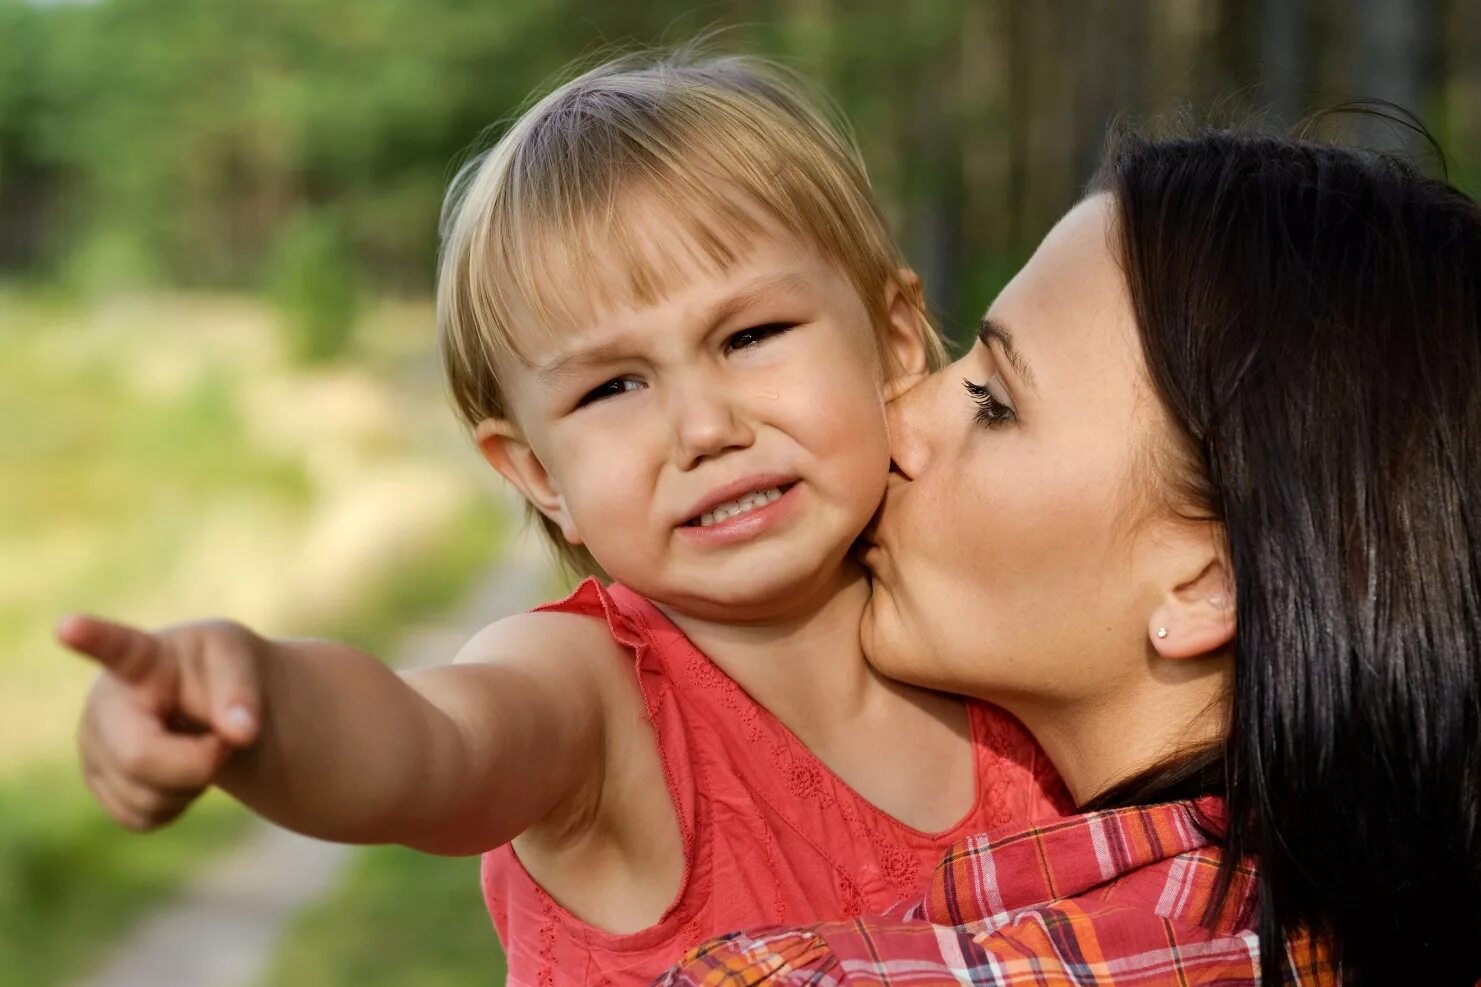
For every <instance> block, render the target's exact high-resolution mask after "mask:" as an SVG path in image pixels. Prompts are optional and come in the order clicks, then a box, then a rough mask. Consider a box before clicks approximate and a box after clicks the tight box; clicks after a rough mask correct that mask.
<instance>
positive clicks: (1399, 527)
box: [1094, 131, 1481, 985]
mask: <svg viewBox="0 0 1481 987" xmlns="http://www.w3.org/2000/svg"><path fill="white" fill-rule="evenodd" d="M1094 188H1095V189H1096V190H1097V191H1105V192H1109V193H1111V194H1112V195H1113V196H1114V198H1115V200H1116V204H1117V205H1116V216H1117V224H1118V231H1117V236H1118V241H1119V242H1118V247H1119V252H1120V259H1121V262H1122V264H1123V265H1124V268H1125V272H1126V278H1127V282H1128V285H1129V288H1130V293H1131V298H1132V303H1133V306H1134V309H1135V313H1136V319H1137V323H1138V325H1139V328H1140V331H1141V337H1142V339H1141V342H1142V349H1143V353H1144V356H1145V360H1146V366H1147V369H1148V372H1149V375H1150V378H1151V380H1152V382H1153V385H1154V387H1155V389H1156V391H1157V392H1158V394H1159V396H1160V398H1161V400H1162V402H1163V404H1164V405H1165V407H1166V409H1167V411H1168V414H1169V415H1170V417H1171V420H1172V422H1173V423H1174V427H1175V429H1176V430H1177V432H1178V439H1179V442H1180V444H1181V447H1182V448H1181V452H1182V453H1183V454H1184V455H1183V458H1184V459H1185V460H1186V465H1187V467H1188V468H1187V469H1186V470H1185V472H1186V473H1187V474H1188V475H1186V476H1180V477H1177V478H1175V482H1176V484H1177V486H1178V488H1179V489H1180V490H1181V489H1183V488H1184V487H1187V488H1188V489H1191V490H1192V491H1194V492H1195V493H1196V495H1197V499H1198V500H1201V501H1203V502H1202V503H1198V504H1193V505H1191V506H1192V507H1193V508H1194V509H1195V510H1197V511H1206V512H1207V513H1208V514H1209V515H1210V516H1213V517H1216V518H1218V519H1219V520H1220V521H1222V523H1223V525H1224V528H1225V531H1226V533H1227V549H1228V559H1229V562H1230V564H1231V566H1232V569H1233V578H1234V583H1235V591H1236V597H1237V599H1236V607H1237V626H1238V630H1237V632H1236V639H1235V645H1234V649H1235V655H1234V681H1233V686H1232V695H1231V697H1230V698H1231V704H1230V708H1231V713H1230V723H1229V732H1228V739H1227V742H1226V743H1225V744H1224V745H1223V747H1222V748H1220V749H1216V750H1212V751H1205V752H1203V753H1201V754H1199V755H1194V756H1191V757H1189V758H1186V759H1184V760H1183V761H1182V762H1181V763H1179V764H1172V765H1166V766H1163V768H1161V769H1156V770H1155V771H1154V773H1152V774H1149V775H1147V776H1145V777H1143V778H1141V779H1132V780H1130V781H1128V782H1127V783H1126V784H1124V785H1122V786H1120V787H1119V788H1118V790H1117V791H1114V792H1108V793H1106V795H1104V796H1102V797H1101V798H1100V799H1097V801H1096V805H1097V806H1098V807H1107V806H1110V805H1113V804H1118V803H1120V804H1126V803H1128V802H1148V801H1159V800H1161V799H1163V798H1167V797H1183V796H1187V795H1190V794H1198V793H1200V792H1203V791H1213V792H1217V793H1219V794H1222V795H1224V796H1225V798H1226V799H1227V812H1228V818H1227V827H1226V828H1225V829H1224V831H1223V833H1222V838H1223V839H1224V841H1225V842H1226V844H1227V848H1228V853H1226V855H1225V867H1226V877H1227V874H1228V868H1232V867H1233V866H1234V865H1235V864H1236V863H1237V862H1238V861H1239V860H1240V859H1242V858H1244V857H1245V856H1247V855H1250V856H1252V857H1253V858H1254V859H1255V860H1256V861H1257V863H1258V866H1259V873H1260V894H1259V905H1258V908H1259V931H1260V941H1261V967H1262V974H1263V976H1264V978H1265V979H1266V981H1267V982H1279V980H1280V979H1281V977H1282V961H1283V957H1284V949H1283V948H1282V943H1283V942H1285V941H1286V938H1287V937H1289V936H1292V935H1296V934H1300V933H1309V934H1314V935H1316V936H1318V937H1320V938H1321V939H1322V940H1323V941H1324V942H1325V944H1326V946H1327V947H1328V948H1329V950H1330V955H1331V956H1332V958H1333V960H1334V962H1336V963H1338V964H1339V966H1340V969H1341V973H1342V979H1343V981H1344V982H1345V983H1348V984H1387V983H1416V982H1423V983H1426V984H1452V983H1453V984H1467V985H1470V984H1474V983H1475V982H1476V981H1477V978H1478V977H1481V946H1478V944H1481V830H1478V825H1481V729H1478V722H1481V516H1478V510H1481V508H1478V504H1477V502H1476V498H1477V496H1478V494H1481V210H1478V208H1477V205H1476V203H1475V202H1473V201H1472V200H1471V199H1469V198H1467V197H1466V196H1465V195H1463V194H1462V193H1461V192H1459V191H1457V190H1456V189H1455V188H1454V187H1452V186H1450V185H1448V184H1446V183H1445V182H1443V181H1439V180H1435V179H1430V178H1426V177H1424V176H1423V175H1422V174H1420V173H1419V172H1418V171H1417V170H1416V169H1415V168H1414V167H1413V166H1412V165H1411V164H1410V163H1409V162H1407V161H1404V160H1401V159H1399V158H1396V157H1393V156H1389V155H1384V154H1376V153H1368V152H1364V151H1359V150H1355V149H1352V148H1347V147H1342V146H1336V145H1332V144H1326V143H1318V142H1313V141H1306V140H1294V139H1287V138H1280V137H1273V136H1268V135H1261V134H1256V133H1249V132H1239V131H1204V132H1198V133H1194V134H1192V135H1190V136H1184V137H1178V138H1167V139H1154V140H1149V139H1143V138H1139V137H1135V136H1123V137H1119V138H1117V139H1115V140H1114V141H1113V143H1112V144H1111V146H1110V147H1109V150H1108V152H1107V154H1106V157H1105V160H1104V163H1103V165H1102V168H1101V171H1100V174H1099V177H1098V178H1097V180H1096V182H1095V183H1094ZM1226 888H1227V884H1226Z"/></svg>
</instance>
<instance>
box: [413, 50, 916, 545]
mask: <svg viewBox="0 0 1481 987" xmlns="http://www.w3.org/2000/svg"><path fill="white" fill-rule="evenodd" d="M649 207H656V208H649ZM655 214H657V215H660V216H663V217H664V218H665V219H669V220H674V221H676V222H675V223H674V228H673V230H672V232H673V233H674V234H676V235H673V236H670V235H667V233H668V231H667V230H666V235H665V236H664V237H653V236H651V229H652V226H651V225H646V226H645V224H651V223H652V222H653V218H654V216H655ZM769 228H772V229H774V228H780V229H782V230H784V231H786V232H789V233H791V234H793V235H795V236H797V237H798V238H799V239H800V240H802V241H803V242H804V243H808V244H810V245H811V246H812V247H813V248H814V249H816V250H817V251H818V252H819V253H820V255H821V256H822V257H824V258H825V259H826V260H828V261H830V262H832V263H833V264H835V265H837V267H838V269H839V270H840V271H841V273H843V275H844V276H845V277H847V278H848V280H849V281H850V283H851V284H852V285H853V286H854V288H855V289H856V290H857V291H858V294H859V298H860V299H861V300H862V301H863V303H864V304H865V306H866V307H867V309H868V311H869V314H870V318H871V322H872V324H873V326H874V329H875V333H874V336H875V345H876V347H877V348H878V350H879V356H880V358H881V361H882V363H881V365H882V366H888V365H889V352H888V350H887V349H885V347H884V343H883V340H884V336H883V333H882V331H881V330H882V328H883V326H884V325H885V321H886V317H887V314H886V311H885V290H884V289H885V287H886V285H888V284H891V283H893V284H894V285H895V286H896V287H897V288H898V289H899V290H900V291H901V292H902V293H903V297H904V298H905V299H906V300H907V301H908V302H909V304H911V305H912V306H913V307H915V308H916V310H917V311H918V313H919V314H920V319H919V324H920V326H921V331H922V334H923V337H924V340H925V343H926V347H927V351H928V359H929V361H930V363H931V366H932V367H933V368H935V367H937V366H940V365H941V364H943V363H944V362H945V349H944V347H943V346H942V344H941V340H940V337H939V336H938V335H937V334H936V332H935V330H934V329H933V328H932V327H931V323H930V321H929V319H928V318H927V317H926V313H925V310H924V301H923V299H922V298H921V297H920V292H919V290H918V288H917V287H916V285H915V284H914V283H913V282H907V281H905V280H904V279H902V278H901V276H900V268H901V265H902V258H901V255H900V251H899V249H898V248H897V246H896V245H895V242H894V239H893V237H892V236H891V235H890V233H889V230H888V227H887V225H886V223H885V221H884V217H883V215H882V214H881V212H880V210H879V206H878V204H877V203H876V202H875V200H874V197H873V194H872V192H871V189H870V187H869V179H868V176H867V174H866V172H865V169H864V164H863V160H862V158H861V156H860V154H859V151H858V147H857V145H856V144H855V143H854V141H853V139H852V136H851V135H850V134H849V132H848V130H847V128H846V127H845V126H844V125H843V122H842V120H841V118H839V117H838V116H837V115H836V114H833V113H832V112H831V109H830V108H829V107H828V103H827V102H826V101H825V100H823V99H822V98H821V97H819V96H818V95H816V94H815V93H813V91H812V90H811V89H810V87H808V86H807V84H806V83H804V82H803V81H802V80H801V79H800V78H798V77H796V76H795V75H793V74H791V73H789V72H787V71H786V70H784V69H782V68H781V67H779V66H777V65H774V64H771V63H769V62H766V61H764V60H761V59H757V58H753V57H747V56H721V57H701V56H700V55H699V54H698V53H697V52H695V51H694V50H692V49H681V50H678V51H675V52H671V53H669V54H666V55H657V56H655V55H652V54H647V55H643V54H637V55H628V56H624V57H621V58H617V59H614V60H611V61H608V62H606V63H604V64H602V65H600V66H598V67H596V68H594V69H592V70H590V71H588V72H586V73H584V74H582V75H580V76H578V77H576V78H574V79H572V80H570V81H569V82H566V83H565V84H564V85H561V86H559V87H558V88H556V89H555V90H554V91H553V92H551V93H550V94H548V95H547V96H545V97H544V98H542V99H540V100H538V101H537V102H535V103H534V104H533V105H532V106H531V107H530V108H529V109H527V110H526V111H525V112H524V113H523V114H522V115H521V116H520V117H519V118H518V119H517V120H515V122H514V123H513V124H512V125H511V126H510V127H509V129H508V131H507V132H506V133H505V134H504V135H503V137H502V138H500V140H499V141H498V142H497V143H496V144H494V145H493V147H492V148H490V149H489V150H488V151H486V152H484V153H483V154H481V155H479V156H477V157H475V158H474V159H473V160H471V161H470V162H469V163H468V164H467V165H465V166H464V167H463V169H462V170H461V171H460V172H459V174H458V176H457V177H456V178H455V179H454V180H453V182H452V185H451V187H450V188H449V190H448V194H447V200H446V202H445V203H444V205H443V212H442V226H441V235H442V250H441V256H440V259H439V268H438V284H437V325H438V337H439V346H440V348H441V352H442V360H443V366H444V369H445V371H446V373H447V378H448V382H449V385H450V388H451V391H452V397H453V401H454V403H455V405H456V407H457V411H458V413H459V415H460V417H462V419H463V420H464V421H465V422H466V423H467V424H468V425H469V426H470V427H473V426H476V425H477V424H478V423H479V422H480V421H483V420H484V419H487V418H502V419H508V418H509V417H510V413H509V408H508V406H507V396H506V392H505V389H504V387H503V386H502V385H501V380H500V368H501V367H502V368H508V367H509V366H510V365H511V361H519V362H526V358H525V356H524V354H523V352H522V351H521V348H520V344H519V334H518V332H517V330H518V329H524V330H527V331H528V330H530V329H537V330H543V331H545V332H554V331H555V329H556V327H557V326H561V325H571V324H573V323H575V322H577V321H578V320H579V319H580V317H581V314H582V312H583V311H585V310H584V309H580V308H578V306H581V305H585V306H591V305H599V304H614V303H615V304H641V305H649V304H653V303H654V302H656V301H658V300H659V299H660V298H661V297H662V296H663V293H664V291H665V290H666V289H667V288H668V287H669V286H670V285H671V284H673V283H675V281H677V280H678V279H680V278H682V277H683V276H684V275H685V273H686V272H692V271H693V270H694V269H695V265H696V264H698V265H701V266H707V267H709V268H710V269H712V270H723V269H724V268H725V267H727V266H728V265H730V264H732V263H733V262H735V261H736V260H737V259H739V258H740V257H741V256H742V255H743V254H744V249H743V245H744V242H745V237H746V235H748V234H749V235H757V234H761V233H764V232H766V231H767V230H768V229H769ZM738 244H739V245H741V246H740V247H738ZM614 270H615V271H618V272H621V274H622V276H620V277H618V278H615V279H614V278H613V277H611V275H610V272H612V271H614ZM554 272H559V273H558V276H557V275H556V274H555V273H554ZM542 521H544V523H545V528H546V531H547V534H549V535H550V537H551V540H552V542H553V543H554V545H555V546H556V549H557V551H558V552H559V553H560V554H561V556H562V557H563V560H564V561H565V562H567V563H568V564H570V565H571V566H572V567H573V568H574V569H576V570H577V571H578V572H600V569H599V568H598V567H597V566H596V564H595V562H594V561H593V560H592V559H591V557H590V555H589V553H587V552H586V551H585V550H584V549H581V548H578V547H576V546H571V545H569V544H568V543H567V542H566V541H565V540H564V538H563V537H562V536H561V534H560V530H559V528H557V527H556V526H555V525H554V524H553V523H552V522H550V521H549V520H548V519H544V518H542Z"/></svg>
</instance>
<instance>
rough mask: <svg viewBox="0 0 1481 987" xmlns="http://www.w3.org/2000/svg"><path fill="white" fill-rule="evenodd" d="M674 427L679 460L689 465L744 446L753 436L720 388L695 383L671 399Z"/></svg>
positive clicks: (685, 465) (690, 466)
mask: <svg viewBox="0 0 1481 987" xmlns="http://www.w3.org/2000/svg"><path fill="white" fill-rule="evenodd" d="M673 413H674V419H675V421H674V428H675V434H676V436H677V439H678V452H679V462H680V465H681V466H682V467H683V468H684V469H693V468H694V467H695V466H698V465H699V464H700V463H701V462H703V461H704V460H706V459H709V458H711V457H713V456H717V455H720V454H721V453H724V452H727V451H730V450H733V449H744V448H745V447H747V446H749V445H750V444H751V442H752V441H753V440H754V438H755V435H754V434H753V432H752V430H751V427H750V425H749V424H747V423H746V421H745V419H744V417H743V416H741V415H740V414H738V413H737V409H736V408H735V406H734V404H733V403H732V402H731V401H730V400H729V399H728V397H727V395H726V394H725V392H724V390H723V389H720V388H716V387H713V386H705V385H703V384H698V385H696V386H692V387H689V388H687V389H685V391H684V392H683V393H682V395H681V396H680V399H679V400H677V401H675V407H674V409H673Z"/></svg>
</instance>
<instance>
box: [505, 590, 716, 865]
mask: <svg viewBox="0 0 1481 987" xmlns="http://www.w3.org/2000/svg"><path fill="white" fill-rule="evenodd" d="M651 610H653V604H651V603H649V602H648V601H647V600H645V599H644V598H643V597H641V596H639V595H638V594H636V593H634V592H633V591H632V590H630V589H628V588H627V587H626V586H623V585H621V584H618V583H614V584H612V585H611V586H610V587H608V586H603V585H602V583H601V581H600V580H598V579H596V578H595V577H590V576H589V577H587V578H586V579H583V580H582V581H581V584H580V585H578V586H577V587H576V588H575V589H574V590H572V591H571V594H570V595H569V596H567V597H566V598H565V599H563V600H557V601H555V602H553V603H546V604H543V605H541V606H538V607H536V608H535V609H534V611H533V612H535V613H569V614H576V615H579V616H583V617H594V618H596V619H598V620H601V621H603V622H605V623H606V625H607V630H608V632H609V633H610V634H611V635H612V640H614V641H616V642H617V644H619V645H621V646H622V648H623V649H624V650H625V651H627V652H628V654H629V655H630V656H631V661H632V663H633V672H634V674H635V676H636V679H637V685H638V692H639V695H641V696H642V700H643V711H644V714H645V716H646V717H647V719H648V722H649V724H650V725H651V726H652V727H653V733H654V738H655V740H656V741H657V744H658V754H659V758H660V761H661V762H662V764H663V774H664V780H665V782H666V783H667V785H668V790H669V796H670V798H671V799H672V800H673V803H674V809H675V811H676V812H677V814H678V817H679V830H680V833H681V835H682V837H683V840H684V858H685V862H686V871H687V869H688V864H689V862H690V861H691V860H692V849H693V844H694V837H695V827H696V799H697V794H698V793H697V791H696V779H695V774H694V770H693V763H694V759H693V757H692V756H691V751H690V736H689V733H690V731H689V730H688V729H687V727H686V724H685V719H686V718H685V715H684V710H683V709H682V708H681V706H680V704H679V703H678V702H677V701H676V700H675V697H674V683H673V681H672V679H671V677H670V675H669V674H668V668H667V666H668V661H669V659H668V653H669V652H670V651H672V650H673V648H674V642H673V641H672V640H671V639H670V638H671V635H670V634H668V633H665V632H666V631H668V630H669V625H668V624H667V623H666V622H655V621H652V620H650V619H649V611H651ZM685 880H686V883H687V882H688V880H689V875H687V874H686V877H685Z"/></svg>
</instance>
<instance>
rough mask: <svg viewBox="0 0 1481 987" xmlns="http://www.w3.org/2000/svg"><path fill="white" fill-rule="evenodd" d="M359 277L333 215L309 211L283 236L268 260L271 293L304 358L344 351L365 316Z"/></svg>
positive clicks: (294, 347)
mask: <svg viewBox="0 0 1481 987" xmlns="http://www.w3.org/2000/svg"><path fill="white" fill-rule="evenodd" d="M357 281H358V274H357V272H356V270H355V262H354V258H353V257H352V256H351V252H350V249H349V245H348V244H347V243H346V242H345V238H344V236H343V234H341V233H340V231H339V229H338V227H337V226H336V225H335V224H334V223H333V222H332V221H330V220H329V219H328V218H326V217H324V216H320V215H317V214H314V213H305V214H304V215H302V216H299V217H298V218H296V219H295V220H293V221H292V222H290V223H289V224H288V225H287V226H286V227H284V229H283V230H282V232H281V233H279V234H278V236H277V239H276V240H275V241H274V244H273V248H272V251H271V253H270V256H269V259H268V293H269V295H270V296H271V297H272V299H273V300H274V301H275V302H276V303H277V306H278V310H279V312H280V313H281V314H282V317H283V321H284V325H285V327H286V329H287V331H288V343H289V346H290V347H291V349H292V351H293V355H294V357H295V358H296V359H297V360H298V361H299V362H301V363H324V362H327V361H329V360H333V359H335V358H337V357H340V356H343V355H344V353H345V351H346V350H347V349H348V348H349V344H350V333H351V332H352V331H353V330H354V328H355V318H356V316H357V315H358V314H359V307H360V286H359V285H358V284H357Z"/></svg>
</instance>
